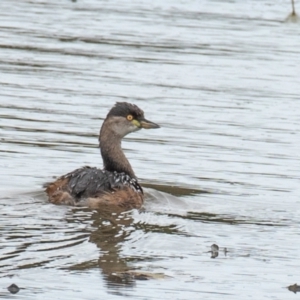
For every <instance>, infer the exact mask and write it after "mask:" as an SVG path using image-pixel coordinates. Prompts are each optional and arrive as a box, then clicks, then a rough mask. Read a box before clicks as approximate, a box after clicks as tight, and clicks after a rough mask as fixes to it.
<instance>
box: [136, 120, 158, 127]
mask: <svg viewBox="0 0 300 300" xmlns="http://www.w3.org/2000/svg"><path fill="white" fill-rule="evenodd" d="M139 123H140V127H141V128H145V129H154V128H160V126H159V125H158V124H156V123H153V122H151V121H148V120H146V119H140V120H139Z"/></svg>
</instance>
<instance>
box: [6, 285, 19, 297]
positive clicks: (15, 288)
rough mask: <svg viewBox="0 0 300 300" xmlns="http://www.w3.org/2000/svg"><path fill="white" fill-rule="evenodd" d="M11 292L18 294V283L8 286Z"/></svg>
mask: <svg viewBox="0 0 300 300" xmlns="http://www.w3.org/2000/svg"><path fill="white" fill-rule="evenodd" d="M7 289H8V290H9V291H10V293H11V294H17V293H18V292H19V290H20V288H19V287H18V286H17V285H16V284H14V283H13V284H11V285H10V286H9V287H8V288H7Z"/></svg>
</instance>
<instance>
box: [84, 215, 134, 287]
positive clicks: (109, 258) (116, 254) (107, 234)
mask: <svg viewBox="0 0 300 300" xmlns="http://www.w3.org/2000/svg"><path fill="white" fill-rule="evenodd" d="M92 220H93V224H92V226H93V227H94V228H95V230H93V231H92V232H91V235H90V238H89V241H90V242H92V243H94V244H96V245H97V247H98V248H99V249H100V250H101V255H100V257H99V259H98V265H99V267H100V269H101V271H102V273H103V275H104V278H105V279H106V281H107V283H108V284H114V285H115V284H120V285H133V284H134V282H135V279H134V277H133V276H131V275H130V274H129V273H126V272H127V271H129V267H128V265H127V261H126V258H123V257H120V252H121V248H122V243H123V242H124V241H125V239H126V238H128V237H129V236H130V234H131V232H132V231H133V230H134V228H132V226H131V225H132V223H133V218H132V217H131V215H130V213H118V214H112V213H110V212H105V211H95V212H94V213H93V215H92Z"/></svg>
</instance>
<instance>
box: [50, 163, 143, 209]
mask: <svg viewBox="0 0 300 300" xmlns="http://www.w3.org/2000/svg"><path fill="white" fill-rule="evenodd" d="M45 187H46V192H47V194H48V196H49V201H50V202H52V203H55V204H67V205H75V206H83V205H85V203H86V202H87V201H88V199H93V203H96V202H98V203H99V204H100V203H101V204H103V203H102V202H103V199H106V202H107V200H108V199H109V202H110V204H113V202H114V201H116V196H117V195H120V193H122V197H123V198H124V202H126V201H127V202H128V199H129V198H130V199H131V200H130V203H131V206H133V207H132V208H138V206H140V204H137V205H134V199H133V198H135V196H136V199H137V200H136V201H137V202H140V200H141V199H142V198H143V190H142V187H141V186H140V185H139V183H138V181H137V180H136V178H131V177H130V176H129V175H127V174H125V173H117V172H109V171H106V170H101V169H98V168H91V167H88V166H85V167H82V168H79V169H76V170H74V171H73V172H70V173H68V174H66V175H64V176H61V177H60V178H58V179H57V180H56V181H55V182H53V183H49V184H47V185H46V186H45ZM118 202H120V199H119V197H118ZM121 202H122V201H121ZM119 204H121V203H119ZM88 206H90V205H88ZM93 206H95V205H93ZM126 209H128V208H126Z"/></svg>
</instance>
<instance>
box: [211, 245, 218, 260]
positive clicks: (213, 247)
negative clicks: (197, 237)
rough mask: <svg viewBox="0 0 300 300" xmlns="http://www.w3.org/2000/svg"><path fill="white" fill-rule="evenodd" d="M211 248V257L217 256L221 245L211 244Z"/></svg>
mask: <svg viewBox="0 0 300 300" xmlns="http://www.w3.org/2000/svg"><path fill="white" fill-rule="evenodd" d="M210 249H211V251H210V252H211V257H210V258H216V257H218V256H219V246H218V245H217V244H212V245H211V246H210Z"/></svg>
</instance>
